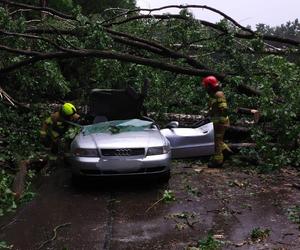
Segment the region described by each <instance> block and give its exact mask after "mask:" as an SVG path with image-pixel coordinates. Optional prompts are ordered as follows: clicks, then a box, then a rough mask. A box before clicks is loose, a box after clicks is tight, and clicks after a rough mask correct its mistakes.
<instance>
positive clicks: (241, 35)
mask: <svg viewBox="0 0 300 250" xmlns="http://www.w3.org/2000/svg"><path fill="white" fill-rule="evenodd" d="M149 18H155V19H173V18H175V19H181V20H185V21H191V20H195V21H198V22H199V23H200V24H202V25H204V26H207V27H210V28H213V29H215V30H218V31H221V32H223V33H225V34H228V33H229V31H228V30H227V29H225V28H223V27H221V26H220V25H218V24H214V23H211V22H207V21H205V20H197V19H191V18H190V17H187V16H183V15H137V16H131V17H129V18H127V19H124V20H121V21H118V22H114V23H109V24H106V25H104V26H105V27H109V26H112V25H120V24H124V23H127V22H130V21H133V20H139V19H149ZM238 27H240V26H238ZM245 29H246V30H247V31H248V32H249V33H250V34H249V33H239V32H234V33H233V35H234V36H235V37H237V38H243V39H253V38H256V37H261V38H262V39H263V40H266V41H273V42H279V43H283V44H289V45H293V46H299V45H300V41H298V40H295V39H290V38H282V37H279V36H273V35H261V34H259V33H257V32H254V31H251V32H250V30H249V29H247V28H245ZM245 29H243V30H244V31H245Z"/></svg>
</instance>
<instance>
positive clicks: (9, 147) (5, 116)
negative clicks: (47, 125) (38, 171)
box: [0, 103, 47, 216]
mask: <svg viewBox="0 0 300 250" xmlns="http://www.w3.org/2000/svg"><path fill="white" fill-rule="evenodd" d="M43 109H44V110H47V108H46V107H45V106H44V107H43ZM39 116H40V107H34V106H33V110H32V111H31V112H25V113H19V112H18V111H17V110H16V109H14V108H8V107H6V106H4V105H3V104H2V103H0V119H1V120H2V122H1V125H0V135H1V140H4V145H3V147H1V148H0V162H1V163H2V165H1V166H2V167H3V169H1V170H0V171H1V172H0V193H1V196H0V216H1V215H3V214H4V213H7V212H10V211H13V210H14V209H15V208H16V207H17V205H18V204H17V203H16V202H15V194H14V193H13V192H12V190H11V186H12V182H13V178H14V173H15V172H16V170H17V166H18V162H19V161H20V160H22V159H36V158H38V157H40V155H41V154H42V153H43V152H42V148H41V145H40V144H39V128H40V118H39ZM33 176H34V173H32V172H30V171H29V173H28V175H27V179H26V185H25V190H24V193H23V195H22V196H21V197H20V200H19V202H21V203H22V202H24V201H26V200H29V199H31V198H32V197H33V196H34V194H33V193H32V192H31V191H30V188H29V187H30V183H31V180H32V178H33Z"/></svg>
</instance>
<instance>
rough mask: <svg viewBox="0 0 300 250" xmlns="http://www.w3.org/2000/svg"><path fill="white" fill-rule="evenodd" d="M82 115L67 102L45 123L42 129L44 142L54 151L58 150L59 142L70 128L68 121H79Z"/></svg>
mask: <svg viewBox="0 0 300 250" xmlns="http://www.w3.org/2000/svg"><path fill="white" fill-rule="evenodd" d="M79 118H80V116H79V115H78V114H77V111H76V108H75V106H74V105H73V104H72V103H65V104H63V105H62V106H61V107H60V110H59V111H57V112H55V113H53V114H51V115H50V116H49V117H48V118H46V120H45V121H44V123H43V126H42V128H41V131H40V135H41V140H42V143H43V144H44V145H45V146H46V147H50V148H51V151H52V153H57V152H58V146H59V145H58V144H59V142H60V139H62V137H63V136H64V133H65V132H67V130H68V129H69V126H70V124H69V123H68V122H76V121H78V120H79Z"/></svg>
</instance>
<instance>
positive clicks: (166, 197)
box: [162, 190, 175, 203]
mask: <svg viewBox="0 0 300 250" xmlns="http://www.w3.org/2000/svg"><path fill="white" fill-rule="evenodd" d="M162 201H163V202H165V203H169V202H171V201H175V195H174V192H173V191H172V190H165V191H164V193H163V197H162Z"/></svg>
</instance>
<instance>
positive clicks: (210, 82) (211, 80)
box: [202, 76, 219, 88]
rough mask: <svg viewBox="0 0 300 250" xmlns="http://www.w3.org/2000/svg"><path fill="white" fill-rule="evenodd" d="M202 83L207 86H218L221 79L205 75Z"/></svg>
mask: <svg viewBox="0 0 300 250" xmlns="http://www.w3.org/2000/svg"><path fill="white" fill-rule="evenodd" d="M202 84H203V86H204V87H205V88H207V87H213V88H215V87H218V86H219V81H218V79H217V78H216V77H214V76H207V77H204V78H203V80H202Z"/></svg>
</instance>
